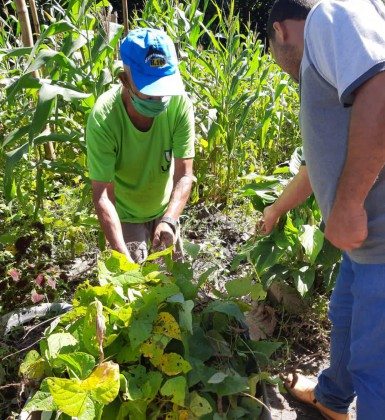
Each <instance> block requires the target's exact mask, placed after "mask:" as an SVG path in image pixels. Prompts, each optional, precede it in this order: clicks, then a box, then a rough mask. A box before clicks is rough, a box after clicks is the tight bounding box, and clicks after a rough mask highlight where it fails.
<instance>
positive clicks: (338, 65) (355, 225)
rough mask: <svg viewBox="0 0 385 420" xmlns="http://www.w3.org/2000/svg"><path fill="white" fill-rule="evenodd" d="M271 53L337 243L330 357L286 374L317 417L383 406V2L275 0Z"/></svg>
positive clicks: (362, 413)
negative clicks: (309, 373)
mask: <svg viewBox="0 0 385 420" xmlns="http://www.w3.org/2000/svg"><path fill="white" fill-rule="evenodd" d="M268 36H269V39H270V46H271V51H272V54H273V56H274V57H275V59H276V61H277V63H278V64H279V65H280V66H281V67H282V69H283V70H284V71H286V72H287V73H289V74H290V75H291V76H292V77H293V78H294V79H295V80H297V81H299V82H300V91H301V111H300V125H301V131H302V136H303V147H304V157H305V161H306V164H307V172H308V176H309V179H310V184H311V187H312V189H313V191H314V193H315V196H316V199H317V201H318V203H319V205H320V208H321V210H322V214H323V218H324V220H325V222H326V230H325V235H326V238H328V239H329V240H330V241H331V242H332V243H333V244H334V245H335V246H337V247H338V248H340V249H342V250H343V251H345V252H344V256H343V261H342V265H341V269H340V273H339V277H338V279H337V283H336V286H335V289H334V292H333V295H332V297H331V303H330V311H329V316H330V319H331V321H332V324H333V327H332V332H331V353H330V367H329V368H328V369H326V370H324V371H323V372H322V373H321V374H320V376H319V378H318V383H317V385H316V386H314V384H312V383H311V382H309V381H307V380H306V378H304V377H302V376H298V377H296V378H293V377H288V378H287V380H286V385H287V387H288V389H289V391H290V392H291V393H292V394H293V395H294V396H295V397H297V398H299V399H301V400H302V401H305V402H307V403H309V404H312V405H313V406H314V407H316V408H317V409H318V410H319V411H320V412H321V413H322V414H323V415H324V416H325V417H327V418H331V419H348V418H349V414H347V413H348V408H349V405H350V403H351V402H352V400H353V398H354V396H355V395H357V398H358V399H357V407H358V408H357V409H358V419H360V420H379V419H383V418H384V416H385V171H384V163H385V71H384V70H385V11H384V5H383V3H381V0H372V1H370V0H354V1H352V0H324V1H321V2H318V3H317V2H316V1H314V0H277V1H276V2H275V3H274V5H273V8H272V10H271V13H270V17H269V22H268Z"/></svg>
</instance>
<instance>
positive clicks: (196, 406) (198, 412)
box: [189, 391, 213, 418]
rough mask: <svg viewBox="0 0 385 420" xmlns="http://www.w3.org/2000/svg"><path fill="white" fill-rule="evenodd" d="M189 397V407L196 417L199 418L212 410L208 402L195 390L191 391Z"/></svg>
mask: <svg viewBox="0 0 385 420" xmlns="http://www.w3.org/2000/svg"><path fill="white" fill-rule="evenodd" d="M190 398H191V399H190V404H189V408H190V410H191V412H192V413H193V414H194V415H195V416H197V417H198V418H201V417H202V416H204V415H206V414H209V413H211V412H212V411H213V409H212V407H211V405H210V403H209V402H208V401H207V400H206V399H205V398H203V397H201V396H200V395H199V394H198V393H197V392H196V391H193V392H192V393H191V396H190Z"/></svg>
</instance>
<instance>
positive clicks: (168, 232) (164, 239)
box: [152, 222, 176, 249]
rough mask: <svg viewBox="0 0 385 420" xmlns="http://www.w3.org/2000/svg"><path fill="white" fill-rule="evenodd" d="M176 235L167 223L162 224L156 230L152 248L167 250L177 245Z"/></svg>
mask: <svg viewBox="0 0 385 420" xmlns="http://www.w3.org/2000/svg"><path fill="white" fill-rule="evenodd" d="M175 242H176V235H175V233H174V231H173V230H172V228H171V226H170V225H169V224H168V223H166V222H160V223H159V224H158V226H157V227H156V229H155V233H154V239H153V241H152V247H153V248H154V249H165V248H168V247H169V246H171V245H175Z"/></svg>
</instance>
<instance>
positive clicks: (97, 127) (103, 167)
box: [86, 113, 116, 182]
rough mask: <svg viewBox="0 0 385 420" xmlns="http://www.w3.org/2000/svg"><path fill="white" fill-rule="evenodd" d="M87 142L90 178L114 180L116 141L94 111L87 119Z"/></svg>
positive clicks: (101, 180) (106, 180)
mask: <svg viewBox="0 0 385 420" xmlns="http://www.w3.org/2000/svg"><path fill="white" fill-rule="evenodd" d="M86 142H87V165H88V171H89V177H90V179H91V180H93V181H100V182H112V181H113V180H114V177H115V162H116V142H115V141H114V139H113V138H112V136H111V135H109V134H108V131H107V130H106V128H105V127H104V126H103V124H101V123H100V122H99V121H98V120H97V118H96V116H95V115H94V113H91V115H90V116H89V118H88V121H87V128H86Z"/></svg>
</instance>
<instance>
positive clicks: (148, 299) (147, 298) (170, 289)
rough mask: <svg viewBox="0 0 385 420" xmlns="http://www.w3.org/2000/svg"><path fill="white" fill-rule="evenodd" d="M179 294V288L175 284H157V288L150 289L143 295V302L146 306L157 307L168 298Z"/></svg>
mask: <svg viewBox="0 0 385 420" xmlns="http://www.w3.org/2000/svg"><path fill="white" fill-rule="evenodd" d="M179 292H180V290H179V287H178V286H177V285H176V284H173V283H168V284H159V285H158V286H155V287H151V288H150V289H149V290H148V291H147V293H145V294H144V295H143V300H144V302H145V303H146V304H153V305H159V304H161V303H162V302H164V301H165V300H166V299H167V298H169V297H170V296H173V295H176V294H177V293H179Z"/></svg>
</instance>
